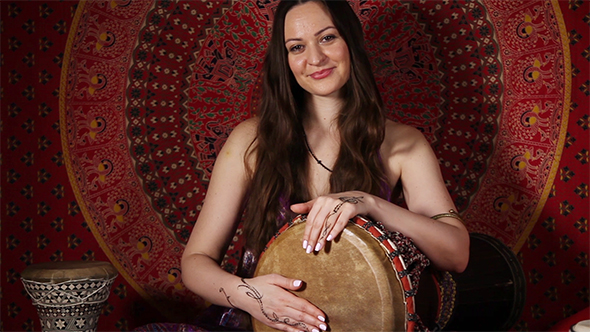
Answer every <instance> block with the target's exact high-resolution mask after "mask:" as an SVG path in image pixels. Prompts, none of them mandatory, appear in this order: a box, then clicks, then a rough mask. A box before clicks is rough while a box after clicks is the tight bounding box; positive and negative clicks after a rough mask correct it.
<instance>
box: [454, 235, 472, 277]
mask: <svg viewBox="0 0 590 332" xmlns="http://www.w3.org/2000/svg"><path fill="white" fill-rule="evenodd" d="M469 242H470V241H469V237H467V239H466V241H465V242H464V243H463V244H462V245H461V246H460V247H459V248H457V249H456V254H455V255H453V257H454V259H453V263H452V267H451V269H450V272H456V273H461V272H463V271H465V269H466V268H467V265H468V264H469Z"/></svg>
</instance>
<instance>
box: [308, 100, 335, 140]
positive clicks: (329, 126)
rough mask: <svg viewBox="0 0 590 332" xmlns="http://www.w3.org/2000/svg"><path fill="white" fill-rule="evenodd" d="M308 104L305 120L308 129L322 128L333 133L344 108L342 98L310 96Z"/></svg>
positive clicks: (321, 129)
mask: <svg viewBox="0 0 590 332" xmlns="http://www.w3.org/2000/svg"><path fill="white" fill-rule="evenodd" d="M306 104H307V112H306V113H307V114H306V118H305V120H304V126H305V128H306V130H309V131H316V130H320V131H323V132H325V133H333V132H334V131H335V129H336V126H335V123H336V119H337V117H338V115H339V114H340V110H341V109H342V104H343V101H342V99H341V98H334V97H322V96H308V98H307V101H306Z"/></svg>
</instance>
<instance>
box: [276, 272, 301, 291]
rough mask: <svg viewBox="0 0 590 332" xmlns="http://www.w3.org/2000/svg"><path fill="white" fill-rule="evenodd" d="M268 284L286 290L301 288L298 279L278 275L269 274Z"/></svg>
mask: <svg viewBox="0 0 590 332" xmlns="http://www.w3.org/2000/svg"><path fill="white" fill-rule="evenodd" d="M268 277H269V278H270V279H271V280H270V283H272V284H273V285H276V286H279V287H281V288H284V289H288V290H298V289H299V288H301V285H302V284H303V281H301V280H299V279H293V278H287V277H285V276H282V275H280V274H269V275H268Z"/></svg>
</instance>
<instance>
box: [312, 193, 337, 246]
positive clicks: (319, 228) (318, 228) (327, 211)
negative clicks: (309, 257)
mask: <svg viewBox="0 0 590 332" xmlns="http://www.w3.org/2000/svg"><path fill="white" fill-rule="evenodd" d="M331 213H332V208H331V204H325V205H322V207H321V208H320V210H319V211H318V213H317V214H316V215H315V216H314V217H313V220H311V222H310V224H309V225H308V227H307V228H306V231H309V233H308V236H307V241H308V245H307V248H306V250H307V253H310V252H311V251H312V250H315V251H320V250H321V248H322V243H323V242H324V240H325V237H326V236H327V233H326V235H325V236H324V238H321V235H322V232H323V231H325V230H326V229H331V228H332V226H333V224H332V223H333V222H334V218H333V217H332V216H331ZM308 222H309V218H308Z"/></svg>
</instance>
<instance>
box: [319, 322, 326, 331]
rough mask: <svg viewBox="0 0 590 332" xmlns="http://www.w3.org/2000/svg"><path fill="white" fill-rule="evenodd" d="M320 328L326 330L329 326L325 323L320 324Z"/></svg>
mask: <svg viewBox="0 0 590 332" xmlns="http://www.w3.org/2000/svg"><path fill="white" fill-rule="evenodd" d="M320 329H322V330H324V331H325V330H327V329H328V327H327V326H326V325H325V324H320Z"/></svg>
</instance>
